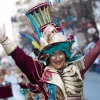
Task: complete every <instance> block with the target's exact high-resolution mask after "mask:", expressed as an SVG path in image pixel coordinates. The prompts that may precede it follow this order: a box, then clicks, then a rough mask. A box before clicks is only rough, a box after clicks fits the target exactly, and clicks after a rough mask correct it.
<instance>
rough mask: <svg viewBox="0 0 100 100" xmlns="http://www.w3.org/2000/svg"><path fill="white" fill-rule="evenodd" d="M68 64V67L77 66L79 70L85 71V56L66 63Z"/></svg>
mask: <svg viewBox="0 0 100 100" xmlns="http://www.w3.org/2000/svg"><path fill="white" fill-rule="evenodd" d="M66 63H67V65H70V64H73V65H76V66H77V67H78V68H79V70H82V69H85V65H84V56H82V57H80V58H78V59H76V60H73V61H69V62H66Z"/></svg>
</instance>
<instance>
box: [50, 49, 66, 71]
mask: <svg viewBox="0 0 100 100" xmlns="http://www.w3.org/2000/svg"><path fill="white" fill-rule="evenodd" d="M65 60H66V57H65V54H64V53H63V52H61V51H56V52H54V53H53V54H52V55H51V56H50V59H49V61H50V65H51V66H52V67H54V68H55V69H57V70H59V69H61V68H62V67H64V63H65Z"/></svg>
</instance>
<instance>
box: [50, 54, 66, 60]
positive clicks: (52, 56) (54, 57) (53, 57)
mask: <svg viewBox="0 0 100 100" xmlns="http://www.w3.org/2000/svg"><path fill="white" fill-rule="evenodd" d="M64 56H65V55H64V53H63V52H60V53H59V54H58V57H59V58H60V59H62V58H63V57H64ZM51 59H52V60H54V59H56V55H55V54H53V55H51Z"/></svg>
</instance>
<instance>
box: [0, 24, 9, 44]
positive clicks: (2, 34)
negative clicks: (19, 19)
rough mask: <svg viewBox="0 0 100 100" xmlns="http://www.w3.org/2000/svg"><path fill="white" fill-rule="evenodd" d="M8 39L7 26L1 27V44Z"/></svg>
mask: <svg viewBox="0 0 100 100" xmlns="http://www.w3.org/2000/svg"><path fill="white" fill-rule="evenodd" d="M6 38H7V37H6V36H5V24H3V25H2V27H0V42H2V41H4V40H5V39H6Z"/></svg>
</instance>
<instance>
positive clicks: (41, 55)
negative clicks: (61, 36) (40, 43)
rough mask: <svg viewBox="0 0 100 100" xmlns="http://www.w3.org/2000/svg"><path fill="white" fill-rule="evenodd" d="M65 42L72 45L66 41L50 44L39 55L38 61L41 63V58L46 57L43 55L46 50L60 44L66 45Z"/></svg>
mask: <svg viewBox="0 0 100 100" xmlns="http://www.w3.org/2000/svg"><path fill="white" fill-rule="evenodd" d="M65 42H70V43H71V41H69V40H66V41H62V42H55V43H52V44H49V45H47V46H45V47H44V48H43V49H42V50H41V51H40V52H39V54H38V60H40V61H41V58H43V57H44V54H43V51H44V50H46V49H49V48H51V47H52V46H54V45H58V44H60V43H65ZM70 46H71V45H70ZM70 46H69V49H70Z"/></svg>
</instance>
